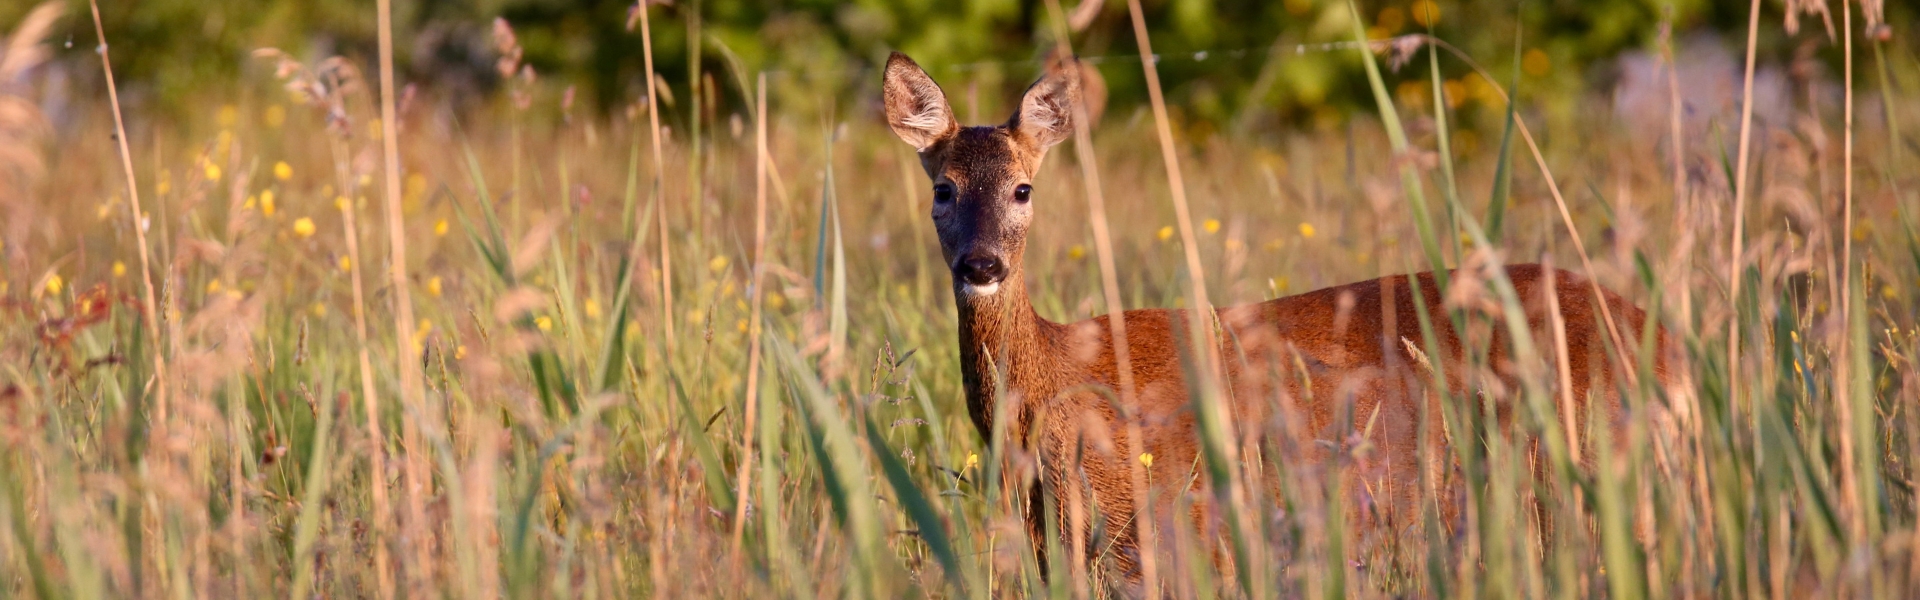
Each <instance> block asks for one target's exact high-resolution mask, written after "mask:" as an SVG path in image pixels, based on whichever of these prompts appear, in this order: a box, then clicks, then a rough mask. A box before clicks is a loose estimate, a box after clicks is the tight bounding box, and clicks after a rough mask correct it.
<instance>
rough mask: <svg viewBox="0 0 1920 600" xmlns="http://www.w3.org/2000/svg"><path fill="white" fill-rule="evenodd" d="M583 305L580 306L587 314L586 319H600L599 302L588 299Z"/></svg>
mask: <svg viewBox="0 0 1920 600" xmlns="http://www.w3.org/2000/svg"><path fill="white" fill-rule="evenodd" d="M584 304H585V306H582V307H581V310H582V311H583V312H586V313H587V318H589V319H594V320H599V319H600V302H599V301H596V300H594V299H592V298H588V299H587V301H586V302H585V303H584Z"/></svg>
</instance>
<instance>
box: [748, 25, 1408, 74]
mask: <svg viewBox="0 0 1920 600" xmlns="http://www.w3.org/2000/svg"><path fill="white" fill-rule="evenodd" d="M1407 39H1425V36H1423V35H1421V34H1408V35H1404V36H1399V37H1392V38H1386V39H1379V40H1368V41H1367V42H1366V43H1367V45H1369V46H1372V47H1373V48H1374V49H1375V50H1376V51H1378V50H1381V49H1385V48H1389V47H1391V46H1393V44H1394V43H1396V42H1399V41H1402V40H1407ZM1358 47H1360V42H1354V41H1344V42H1327V43H1323V44H1292V45H1286V44H1274V45H1270V46H1260V47H1247V48H1230V49H1226V50H1196V51H1193V52H1155V53H1153V54H1152V56H1153V62H1154V64H1159V63H1162V62H1167V61H1191V62H1206V61H1209V60H1215V59H1219V60H1223V61H1236V60H1245V59H1248V58H1271V57H1274V56H1278V55H1282V54H1287V53H1292V54H1293V55H1295V56H1300V55H1305V54H1309V53H1320V52H1336V51H1342V50H1353V49H1355V48H1358ZM1076 58H1078V59H1079V60H1080V61H1081V62H1084V63H1088V64H1093V65H1099V64H1102V63H1107V62H1114V63H1138V62H1140V61H1141V60H1142V59H1141V58H1140V55H1139V54H1110V55H1104V56H1079V57H1076ZM1042 64H1043V62H1042V59H1039V58H1030V59H1020V60H983V61H976V62H970V63H959V64H950V65H931V66H925V67H924V68H925V69H926V70H928V71H949V72H953V71H961V72H964V71H976V70H981V69H985V68H988V67H1014V66H1032V67H1039V66H1042ZM879 70H880V68H879V67H877V66H868V65H862V66H857V67H841V68H825V69H813V68H808V69H768V70H767V71H765V73H766V74H767V76H769V77H778V76H781V75H790V74H796V73H800V72H805V73H810V74H818V73H864V72H869V71H879Z"/></svg>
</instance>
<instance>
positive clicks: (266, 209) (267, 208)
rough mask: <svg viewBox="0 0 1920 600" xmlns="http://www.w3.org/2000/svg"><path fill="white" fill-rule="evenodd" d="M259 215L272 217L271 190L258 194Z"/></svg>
mask: <svg viewBox="0 0 1920 600" xmlns="http://www.w3.org/2000/svg"><path fill="white" fill-rule="evenodd" d="M260 214H262V215H266V216H269V217H271V216H273V190H265V191H262V192H260Z"/></svg>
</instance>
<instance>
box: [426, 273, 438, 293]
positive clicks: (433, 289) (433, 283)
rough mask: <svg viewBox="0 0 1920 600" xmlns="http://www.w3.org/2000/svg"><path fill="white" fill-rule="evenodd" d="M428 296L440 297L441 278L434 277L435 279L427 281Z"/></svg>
mask: <svg viewBox="0 0 1920 600" xmlns="http://www.w3.org/2000/svg"><path fill="white" fill-rule="evenodd" d="M427 295H428V296H433V297H435V298H439V297H440V278H439V277H433V278H429V279H427Z"/></svg>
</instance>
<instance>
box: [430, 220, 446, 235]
mask: <svg viewBox="0 0 1920 600" xmlns="http://www.w3.org/2000/svg"><path fill="white" fill-rule="evenodd" d="M433 234H434V235H446V234H447V220H446V219H441V220H439V221H435V222H434V223H433Z"/></svg>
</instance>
